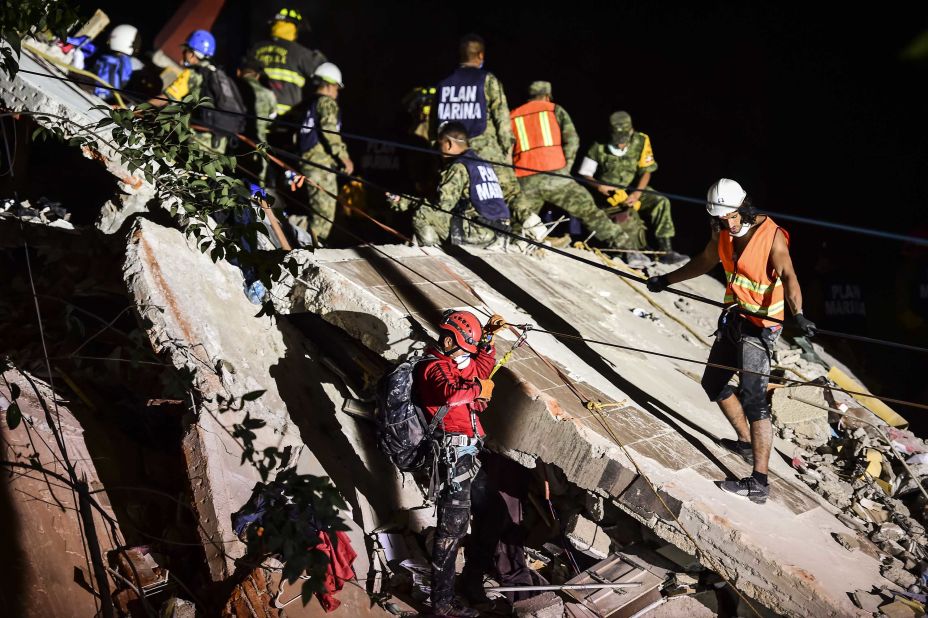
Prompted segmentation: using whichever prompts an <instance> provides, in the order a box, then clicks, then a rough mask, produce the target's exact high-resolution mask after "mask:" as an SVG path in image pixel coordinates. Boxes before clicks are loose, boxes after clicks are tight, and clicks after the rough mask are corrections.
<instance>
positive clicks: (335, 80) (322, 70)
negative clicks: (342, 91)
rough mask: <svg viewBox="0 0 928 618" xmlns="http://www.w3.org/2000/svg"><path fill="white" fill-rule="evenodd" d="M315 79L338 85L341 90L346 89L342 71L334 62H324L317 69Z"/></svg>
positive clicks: (314, 74)
mask: <svg viewBox="0 0 928 618" xmlns="http://www.w3.org/2000/svg"><path fill="white" fill-rule="evenodd" d="M313 77H318V78H319V79H321V80H322V81H324V82H328V83H330V84H338V86H339V87H340V88H344V87H345V84H343V83H342V71H341V69H339V68H338V67H337V66H335V64H334V63H332V62H323V63H322V64H320V65H319V66H318V67H316V70H315V72H314V73H313Z"/></svg>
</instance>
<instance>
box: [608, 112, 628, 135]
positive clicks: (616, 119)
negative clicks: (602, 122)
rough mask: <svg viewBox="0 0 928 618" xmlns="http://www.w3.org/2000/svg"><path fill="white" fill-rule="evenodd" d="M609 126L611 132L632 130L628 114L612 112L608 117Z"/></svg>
mask: <svg viewBox="0 0 928 618" xmlns="http://www.w3.org/2000/svg"><path fill="white" fill-rule="evenodd" d="M609 126H610V127H612V130H613V131H618V132H622V133H624V132H627V131H631V130H632V117H631V115H630V114H629V113H628V112H613V113H612V114H611V115H610V116H609Z"/></svg>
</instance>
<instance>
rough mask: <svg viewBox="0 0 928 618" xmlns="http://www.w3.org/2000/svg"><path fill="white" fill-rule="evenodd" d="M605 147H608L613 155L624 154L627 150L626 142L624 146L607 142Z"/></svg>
mask: <svg viewBox="0 0 928 618" xmlns="http://www.w3.org/2000/svg"><path fill="white" fill-rule="evenodd" d="M607 148H608V149H609V152H611V153H612V154H613V155H615V156H617V157H621V156H623V155H625V153H626V152H628V145H627V144H626V145H625V148H618V147H617V146H613V145H612V144H609V145H608V146H607Z"/></svg>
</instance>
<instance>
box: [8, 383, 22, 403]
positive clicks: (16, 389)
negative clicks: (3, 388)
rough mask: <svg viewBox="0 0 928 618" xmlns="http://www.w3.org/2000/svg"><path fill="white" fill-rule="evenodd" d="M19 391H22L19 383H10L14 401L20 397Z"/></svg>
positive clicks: (11, 397)
mask: <svg viewBox="0 0 928 618" xmlns="http://www.w3.org/2000/svg"><path fill="white" fill-rule="evenodd" d="M19 393H20V391H19V384H16V383H15V382H13V383H11V384H10V399H12V400H13V401H16V400H17V399H19Z"/></svg>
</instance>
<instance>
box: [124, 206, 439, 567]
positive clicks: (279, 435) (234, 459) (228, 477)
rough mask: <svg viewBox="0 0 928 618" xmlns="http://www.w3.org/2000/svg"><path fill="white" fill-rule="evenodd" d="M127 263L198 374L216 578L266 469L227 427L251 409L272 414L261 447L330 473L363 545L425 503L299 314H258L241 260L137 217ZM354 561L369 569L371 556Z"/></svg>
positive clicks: (156, 340) (356, 542) (199, 497)
mask: <svg viewBox="0 0 928 618" xmlns="http://www.w3.org/2000/svg"><path fill="white" fill-rule="evenodd" d="M192 273H195V275H193V276H192ZM124 274H125V279H126V282H127V284H128V286H129V290H130V293H131V295H132V296H133V297H134V299H135V301H136V303H137V306H138V310H139V313H140V315H141V316H142V317H143V318H144V319H145V321H146V323H147V324H148V326H147V333H148V336H149V338H150V340H151V343H152V345H153V347H154V349H155V350H156V351H157V352H159V353H160V354H162V355H163V357H164V358H165V359H166V360H167V361H168V362H170V363H171V364H172V365H173V366H174V367H175V368H177V369H179V370H180V369H182V370H184V371H188V372H190V375H192V376H193V381H194V387H195V388H194V393H192V399H191V401H192V405H193V406H194V411H195V413H196V418H195V420H194V422H192V423H191V424H190V426H189V427H188V429H187V434H186V436H185V438H184V444H183V447H184V455H185V458H186V462H187V468H188V474H189V477H190V480H191V486H192V490H193V496H194V505H195V508H196V509H197V513H198V515H199V518H200V523H201V526H200V533H201V537H202V541H203V545H204V548H205V549H206V552H207V558H208V562H209V567H210V573H211V575H212V577H213V578H214V579H215V580H221V579H224V578H226V577H227V576H228V575H229V574H230V573H231V570H232V562H231V560H232V559H233V558H235V557H238V556H241V555H242V553H243V551H244V546H243V544H242V543H241V542H240V541H238V539H237V538H236V537H235V535H234V533H233V531H232V525H231V515H232V513H234V512H235V511H237V510H238V509H239V508H240V507H241V506H242V505H243V504H244V503H245V502H246V501H247V499H248V497H249V496H250V494H251V490H252V488H253V486H254V483H255V482H256V481H257V480H258V478H259V476H258V474H257V471H256V470H255V469H254V468H253V467H251V466H250V465H242V464H241V454H242V447H241V445H240V444H239V443H237V441H236V440H234V439H233V438H232V436H231V433H230V432H231V431H232V426H233V425H234V424H235V423H237V422H241V420H242V419H243V418H244V415H245V413H246V412H247V413H249V414H250V415H251V417H252V418H257V419H260V420H263V421H265V423H266V425H265V426H264V427H263V428H261V429H259V430H257V431H256V433H257V439H256V444H255V448H256V449H257V450H259V451H260V450H261V449H263V448H266V447H270V446H274V447H278V448H284V447H287V446H291V447H293V449H294V455H293V460H292V461H294V462H298V469H299V470H300V471H301V472H307V473H311V474H316V475H320V476H328V477H330V478H331V479H332V480H333V482H334V483H335V485H336V487H338V488H339V489H340V490H341V492H342V495H343V496H344V497H345V499H346V501H347V503H348V504H349V505H350V506H351V511H350V512H348V513H346V514H345V517H346V519H347V520H348V523H349V525H351V526H353V532H352V545H353V546H355V548H356V549H357V550H358V553H359V554H361V555H362V556H364V555H365V552H364V547H365V539H364V534H363V530H367V531H370V530H372V529H373V528H375V527H377V526H378V525H379V524H380V523H381V521H382V520H387V519H389V518H390V517H392V515H393V514H394V513H395V512H396V511H397V510H398V509H400V508H411V507H415V506H419V504H421V494H420V493H419V492H418V490H417V489H415V484H414V483H409V482H405V483H404V479H402V478H401V477H400V476H399V474H398V473H396V472H395V469H394V468H393V467H392V466H390V465H389V462H388V461H387V460H386V459H385V458H384V457H383V456H382V455H381V454H380V453H379V452H378V451H377V450H376V447H375V445H374V444H373V440H372V435H371V434H370V432H369V430H368V429H367V428H366V427H362V425H361V423H363V421H359V420H358V419H356V418H355V417H352V416H350V415H348V414H345V413H343V412H342V407H343V404H344V402H345V400H346V398H347V397H349V393H348V391H347V389H346V388H345V386H344V385H343V384H342V383H341V382H340V381H339V379H338V378H337V377H336V376H335V375H334V374H333V373H331V372H330V371H328V370H327V369H326V368H325V367H324V366H323V365H322V364H321V363H320V362H319V361H320V359H322V357H323V356H324V354H323V353H321V352H320V351H319V350H318V349H317V348H316V347H315V346H314V344H313V343H312V341H310V340H309V339H307V337H306V336H304V334H303V333H302V332H301V330H300V327H299V325H298V324H294V323H291V322H290V321H285V320H283V321H277V320H275V319H273V318H269V317H261V318H258V317H255V314H256V313H257V312H258V308H257V307H256V306H255V305H252V304H251V303H249V302H248V300H247V299H246V297H245V295H244V293H243V291H242V290H243V279H242V275H241V273H240V271H239V270H238V269H237V268H235V267H233V266H231V265H229V264H228V263H226V262H219V263H216V264H214V263H213V262H212V261H211V259H210V258H209V257H208V256H207V255H205V254H203V253H201V252H200V251H198V250H197V249H196V248H195V247H191V246H190V245H189V244H188V241H187V239H185V238H184V236H183V234H181V232H179V231H177V230H173V229H169V228H164V227H161V226H159V225H157V224H154V223H152V222H149V221H145V220H140V221H139V222H138V223H137V224H136V226H135V228H134V230H133V231H132V233H131V235H130V239H129V246H128V250H127V254H126V262H125V267H124ZM256 390H264V391H265V393H264V395H263V396H261V397H260V398H259V399H257V400H256V401H251V402H247V403H246V404H245V405H244V408H243V409H242V410H241V411H226V412H222V411H221V406H220V404H219V402H218V400H217V397H218V396H220V395H221V396H222V397H225V398H226V399H228V398H230V397H241V396H242V395H243V394H245V393H248V392H251V391H256ZM194 394H195V396H194ZM357 566H358V568H357V571H358V574H359V576H360V577H362V579H363V578H364V577H366V576H367V571H368V566H367V564H366V562H365V561H362V562H360V563H359V564H358V565H357Z"/></svg>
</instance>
